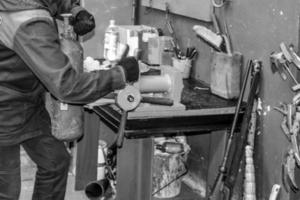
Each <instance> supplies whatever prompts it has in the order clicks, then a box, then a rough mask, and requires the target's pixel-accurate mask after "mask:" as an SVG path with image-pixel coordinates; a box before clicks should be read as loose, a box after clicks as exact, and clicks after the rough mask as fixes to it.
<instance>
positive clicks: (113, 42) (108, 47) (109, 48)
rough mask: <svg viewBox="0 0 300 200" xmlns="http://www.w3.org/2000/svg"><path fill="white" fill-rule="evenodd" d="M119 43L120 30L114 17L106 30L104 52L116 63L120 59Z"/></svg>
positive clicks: (109, 59) (106, 56) (105, 56)
mask: <svg viewBox="0 0 300 200" xmlns="http://www.w3.org/2000/svg"><path fill="white" fill-rule="evenodd" d="M118 43H119V32H118V28H117V26H116V24H115V20H113V19H112V20H110V23H109V26H108V27H107V28H106V30H105V35H104V54H103V56H104V58H105V59H106V60H108V61H110V62H111V63H115V62H117V60H118V58H117V57H118Z"/></svg>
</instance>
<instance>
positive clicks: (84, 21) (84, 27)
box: [73, 10, 96, 36]
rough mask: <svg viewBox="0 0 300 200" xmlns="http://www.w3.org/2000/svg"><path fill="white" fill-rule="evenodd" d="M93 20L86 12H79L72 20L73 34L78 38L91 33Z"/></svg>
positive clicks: (93, 24) (93, 26)
mask: <svg viewBox="0 0 300 200" xmlns="http://www.w3.org/2000/svg"><path fill="white" fill-rule="evenodd" d="M95 26H96V25H95V19H94V16H93V15H91V14H90V13H89V12H88V11H86V10H82V11H80V12H79V13H78V14H77V15H76V16H75V19H74V23H73V27H74V32H75V33H76V34H78V35H80V36H82V35H85V34H87V33H89V32H91V31H92V30H93V29H94V28H95Z"/></svg>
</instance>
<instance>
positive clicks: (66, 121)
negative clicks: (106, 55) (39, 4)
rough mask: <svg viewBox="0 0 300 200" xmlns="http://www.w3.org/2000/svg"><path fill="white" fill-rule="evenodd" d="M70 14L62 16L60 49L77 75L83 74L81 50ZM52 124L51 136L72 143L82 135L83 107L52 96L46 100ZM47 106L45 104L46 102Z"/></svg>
mask: <svg viewBox="0 0 300 200" xmlns="http://www.w3.org/2000/svg"><path fill="white" fill-rule="evenodd" d="M71 16H72V14H62V17H63V18H64V23H63V32H62V34H61V39H60V43H61V49H62V51H63V52H64V53H65V54H66V55H67V56H68V58H69V59H70V62H71V64H72V66H73V68H74V69H75V70H76V71H77V73H82V72H83V49H82V47H81V45H80V43H79V42H78V41H76V35H75V33H74V32H73V27H72V26H71V25H70V17H71ZM46 101H49V103H48V111H49V114H50V117H51V122H52V134H53V135H54V136H55V137H56V138H57V139H59V140H62V141H74V140H76V139H78V138H79V137H81V136H82V135H83V114H84V113H83V112H84V111H83V107H82V106H78V105H72V104H67V103H64V102H61V101H60V100H58V99H56V98H55V97H54V96H52V95H51V96H50V97H48V98H46ZM46 104H47V102H46Z"/></svg>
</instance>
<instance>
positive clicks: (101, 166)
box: [97, 140, 107, 180]
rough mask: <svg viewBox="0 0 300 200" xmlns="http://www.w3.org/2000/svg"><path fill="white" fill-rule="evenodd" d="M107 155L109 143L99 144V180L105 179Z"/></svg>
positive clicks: (102, 141)
mask: <svg viewBox="0 0 300 200" xmlns="http://www.w3.org/2000/svg"><path fill="white" fill-rule="evenodd" d="M106 155H107V143H106V142H105V141H104V140H99V142H98V166H97V180H101V179H104V178H105V167H106V162H105V157H106Z"/></svg>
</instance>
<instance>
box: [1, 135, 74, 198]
mask: <svg viewBox="0 0 300 200" xmlns="http://www.w3.org/2000/svg"><path fill="white" fill-rule="evenodd" d="M21 145H22V146H23V148H24V149H25V151H26V152H27V154H28V155H29V157H30V158H31V159H32V160H33V161H34V162H35V163H36V165H37V172H36V177H35V185H34V191H33V196H32V200H63V199H64V196H65V191H66V184H67V178H68V168H69V160H70V156H69V154H68V152H67V150H66V148H65V146H64V144H63V142H60V141H58V140H57V139H55V138H54V137H53V136H52V135H49V134H47V135H46V134H45V135H42V136H38V137H35V138H32V139H29V140H26V141H25V142H23V143H22V144H21ZM20 189H21V178H20V145H15V146H0V199H1V200H18V198H19V195H20Z"/></svg>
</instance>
